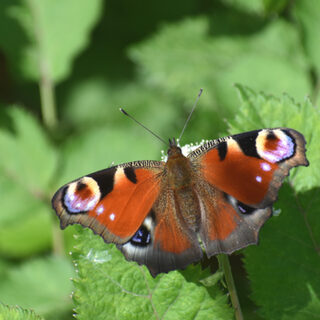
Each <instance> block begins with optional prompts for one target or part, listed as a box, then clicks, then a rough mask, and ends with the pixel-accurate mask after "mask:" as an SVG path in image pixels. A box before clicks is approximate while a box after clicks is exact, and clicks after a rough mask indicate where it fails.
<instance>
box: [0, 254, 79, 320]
mask: <svg viewBox="0 0 320 320" xmlns="http://www.w3.org/2000/svg"><path fill="white" fill-rule="evenodd" d="M72 274H73V272H72V267H71V264H70V262H69V261H68V260H67V259H63V258H57V257H49V258H46V259H34V260H31V261H29V262H26V263H24V264H22V265H21V266H20V267H15V268H13V267H12V268H11V270H10V271H9V272H8V274H7V278H6V279H4V280H3V281H2V282H1V286H0V301H2V302H3V303H6V304H8V305H13V304H18V305H19V306H21V307H23V308H32V309H34V310H35V311H36V312H37V313H38V314H40V315H43V316H46V317H47V316H48V317H49V316H50V315H56V316H58V315H59V314H63V313H64V312H66V311H68V310H69V309H70V308H71V299H70V297H69V296H70V294H71V290H72V286H71V283H70V281H69V279H70V277H71V276H72Z"/></svg>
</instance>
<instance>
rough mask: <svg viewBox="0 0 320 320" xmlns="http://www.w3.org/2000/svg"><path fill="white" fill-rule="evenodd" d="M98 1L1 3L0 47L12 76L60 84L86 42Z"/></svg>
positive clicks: (94, 17)
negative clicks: (49, 80)
mask: <svg viewBox="0 0 320 320" xmlns="http://www.w3.org/2000/svg"><path fill="white" fill-rule="evenodd" d="M101 5H102V1H101V0H92V1H77V0H56V1H51V0H26V1H19V0H2V1H1V3H0V30H6V32H2V33H0V44H1V47H2V48H3V49H4V51H5V53H6V57H7V58H8V60H9V62H10V64H11V66H12V68H13V69H14V74H15V75H16V76H18V75H19V77H23V78H24V79H32V80H39V79H40V78H41V76H40V74H41V75H42V77H46V78H49V79H53V80H54V81H55V82H58V81H61V80H62V79H63V78H65V77H66V76H67V75H68V74H69V73H70V71H71V67H72V60H73V59H74V57H75V56H76V55H77V54H78V53H79V52H80V51H81V50H83V48H84V47H85V46H86V45H87V43H88V37H89V32H90V31H91V29H92V27H93V26H94V24H95V23H96V21H97V19H98V17H99V13H100V11H101Z"/></svg>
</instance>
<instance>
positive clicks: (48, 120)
mask: <svg viewBox="0 0 320 320" xmlns="http://www.w3.org/2000/svg"><path fill="white" fill-rule="evenodd" d="M26 4H27V5H28V7H29V10H30V14H31V17H32V21H33V31H34V37H35V41H36V44H37V50H38V66H39V77H40V79H39V90H40V100H41V113H42V119H43V123H44V126H45V127H46V128H47V129H48V130H49V131H53V129H54V128H56V125H57V122H58V121H57V115H56V104H55V92H54V81H53V79H52V74H51V69H50V61H49V59H48V56H47V52H46V48H45V35H44V32H43V31H42V30H43V26H42V21H41V14H40V11H39V8H38V4H37V2H36V1H34V0H27V2H26ZM52 216H53V214H52ZM52 246H53V252H54V253H55V254H58V255H63V254H64V244H63V238H62V235H61V232H60V231H59V227H58V225H57V223H56V221H55V220H54V219H53V220H52Z"/></svg>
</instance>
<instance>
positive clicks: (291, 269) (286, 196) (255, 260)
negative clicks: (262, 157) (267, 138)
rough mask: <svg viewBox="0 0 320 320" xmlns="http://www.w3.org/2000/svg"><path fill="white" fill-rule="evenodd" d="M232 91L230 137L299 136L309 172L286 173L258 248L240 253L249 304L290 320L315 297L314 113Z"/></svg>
mask: <svg viewBox="0 0 320 320" xmlns="http://www.w3.org/2000/svg"><path fill="white" fill-rule="evenodd" d="M237 88H238V91H239V94H240V97H241V100H242V102H241V107H240V108H239V112H238V113H237V116H236V118H235V120H234V121H230V131H231V132H232V133H236V132H240V131H247V130H252V129H257V128H261V127H266V128H268V127H278V126H287V127H292V128H294V129H297V130H299V131H301V132H302V133H303V134H304V135H305V138H306V141H307V149H308V151H307V157H308V159H309V161H310V166H309V167H308V168H304V167H300V168H298V169H296V171H295V173H294V174H292V173H291V175H290V180H289V182H290V184H284V185H283V186H282V188H281V189H280V193H279V200H278V201H277V202H276V203H275V205H274V207H275V209H280V210H281V213H280V215H279V216H275V217H273V218H271V219H270V220H269V221H268V222H267V223H266V225H265V226H264V227H263V228H262V231H261V232H260V244H259V246H252V247H249V248H247V249H246V250H244V256H245V258H244V262H245V268H246V270H247V272H248V276H249V279H250V282H251V285H252V299H253V300H254V302H255V303H256V304H257V305H258V306H259V307H260V313H261V315H262V316H264V317H265V318H266V319H274V320H277V319H283V317H289V318H290V319H292V318H294V317H293V316H294V315H296V314H297V312H304V310H310V308H311V309H312V308H314V307H313V306H314V305H315V303H314V296H312V295H311V294H310V292H319V291H320V258H319V252H320V245H319V243H320V216H319V212H318V211H319V210H318V208H319V205H320V188H319V183H320V180H319V169H320V168H319V166H320V161H319V152H318V151H317V145H316V141H317V139H318V138H320V137H319V128H320V121H319V113H318V110H317V109H315V108H314V107H313V106H312V105H311V103H310V102H309V101H308V100H306V101H305V102H304V103H302V104H301V105H299V104H297V103H295V102H294V101H293V100H292V99H291V98H290V97H288V96H287V95H284V96H283V97H282V98H281V99H277V98H275V97H272V96H267V95H265V94H262V93H260V94H257V93H255V92H254V91H252V90H250V89H248V88H246V87H242V86H237ZM289 292H290V294H288V293H289ZM310 306H311V307H310Z"/></svg>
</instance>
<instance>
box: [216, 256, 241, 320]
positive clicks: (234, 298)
mask: <svg viewBox="0 0 320 320" xmlns="http://www.w3.org/2000/svg"><path fill="white" fill-rule="evenodd" d="M218 261H219V265H220V268H221V269H222V270H223V273H224V277H225V279H226V283H227V287H228V291H229V294H230V299H231V303H232V306H233V308H234V314H235V318H236V320H243V316H242V311H241V307H240V303H239V299H238V295H237V290H236V287H235V285H234V281H233V276H232V271H231V266H230V262H229V257H228V256H227V255H226V254H219V255H218Z"/></svg>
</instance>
